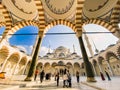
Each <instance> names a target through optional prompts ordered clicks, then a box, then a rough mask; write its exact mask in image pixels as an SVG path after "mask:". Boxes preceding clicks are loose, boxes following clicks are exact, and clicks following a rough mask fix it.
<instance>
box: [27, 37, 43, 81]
mask: <svg viewBox="0 0 120 90" xmlns="http://www.w3.org/2000/svg"><path fill="white" fill-rule="evenodd" d="M41 42H42V37H39V38H38V41H37V45H36V47H35V51H34V53H33V57H32V62H31V66H30V69H29V72H28V75H27V77H26V78H25V81H33V80H34V72H35V69H36V64H37V59H38V54H39V49H40V44H41Z"/></svg>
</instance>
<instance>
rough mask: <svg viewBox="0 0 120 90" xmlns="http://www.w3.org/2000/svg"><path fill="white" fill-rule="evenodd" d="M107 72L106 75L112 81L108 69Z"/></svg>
mask: <svg viewBox="0 0 120 90" xmlns="http://www.w3.org/2000/svg"><path fill="white" fill-rule="evenodd" d="M105 73H106V76H107V78H108V80H109V81H110V80H111V78H110V75H109V74H108V72H107V71H105Z"/></svg>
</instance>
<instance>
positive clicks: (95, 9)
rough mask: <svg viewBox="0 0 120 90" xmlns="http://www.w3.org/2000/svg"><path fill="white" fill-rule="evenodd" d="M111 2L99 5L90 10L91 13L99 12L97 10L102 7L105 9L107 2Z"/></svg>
mask: <svg viewBox="0 0 120 90" xmlns="http://www.w3.org/2000/svg"><path fill="white" fill-rule="evenodd" d="M108 1H109V0H105V1H104V2H103V3H102V4H100V5H98V6H97V7H96V8H93V9H92V8H91V9H89V11H90V12H94V11H97V10H99V9H101V8H102V7H104V6H105V5H106V4H107V2H108Z"/></svg>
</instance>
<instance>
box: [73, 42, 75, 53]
mask: <svg viewBox="0 0 120 90" xmlns="http://www.w3.org/2000/svg"><path fill="white" fill-rule="evenodd" d="M73 51H74V53H75V46H74V44H73Z"/></svg>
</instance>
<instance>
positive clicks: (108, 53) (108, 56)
mask: <svg viewBox="0 0 120 90" xmlns="http://www.w3.org/2000/svg"><path fill="white" fill-rule="evenodd" d="M111 56H113V57H115V58H116V59H118V57H117V55H116V54H115V53H114V52H112V51H109V52H107V53H106V60H108V61H109V58H110V57H111Z"/></svg>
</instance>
